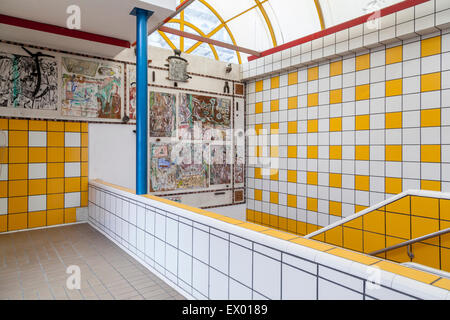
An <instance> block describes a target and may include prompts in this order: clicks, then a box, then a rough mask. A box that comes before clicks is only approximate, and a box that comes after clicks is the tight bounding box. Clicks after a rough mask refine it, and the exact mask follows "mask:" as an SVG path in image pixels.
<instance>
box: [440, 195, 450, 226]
mask: <svg viewBox="0 0 450 320" xmlns="http://www.w3.org/2000/svg"><path fill="white" fill-rule="evenodd" d="M439 205H440V218H441V219H444V220H449V221H450V200H446V199H440V204H439Z"/></svg>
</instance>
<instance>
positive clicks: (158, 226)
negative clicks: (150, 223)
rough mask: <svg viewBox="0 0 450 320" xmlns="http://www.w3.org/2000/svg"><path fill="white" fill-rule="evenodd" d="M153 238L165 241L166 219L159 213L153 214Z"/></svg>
mask: <svg viewBox="0 0 450 320" xmlns="http://www.w3.org/2000/svg"><path fill="white" fill-rule="evenodd" d="M127 220H128V219H127ZM155 236H156V237H157V238H159V239H161V240H163V241H165V239H166V217H165V216H163V215H162V214H160V213H155Z"/></svg>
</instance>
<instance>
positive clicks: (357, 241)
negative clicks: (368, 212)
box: [344, 227, 363, 252]
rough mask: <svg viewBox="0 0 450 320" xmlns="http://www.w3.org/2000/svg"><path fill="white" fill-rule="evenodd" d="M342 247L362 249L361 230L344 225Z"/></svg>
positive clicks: (355, 249) (360, 250)
mask: <svg viewBox="0 0 450 320" xmlns="http://www.w3.org/2000/svg"><path fill="white" fill-rule="evenodd" d="M344 248H346V249H350V250H354V251H359V252H362V251H363V232H362V230H357V229H353V228H347V227H344Z"/></svg>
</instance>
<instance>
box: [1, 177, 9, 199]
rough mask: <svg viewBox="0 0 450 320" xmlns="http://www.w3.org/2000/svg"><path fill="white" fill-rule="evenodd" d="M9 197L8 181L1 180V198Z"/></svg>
mask: <svg viewBox="0 0 450 320" xmlns="http://www.w3.org/2000/svg"><path fill="white" fill-rule="evenodd" d="M7 197H8V181H0V198H7Z"/></svg>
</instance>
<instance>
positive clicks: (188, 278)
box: [178, 251, 192, 285]
mask: <svg viewBox="0 0 450 320" xmlns="http://www.w3.org/2000/svg"><path fill="white" fill-rule="evenodd" d="M178 260H179V263H178V276H179V277H180V279H181V280H183V281H184V282H186V283H187V284H189V285H191V284H192V257H191V256H189V255H187V254H185V253H183V252H181V251H179V252H178Z"/></svg>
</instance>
